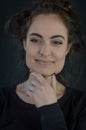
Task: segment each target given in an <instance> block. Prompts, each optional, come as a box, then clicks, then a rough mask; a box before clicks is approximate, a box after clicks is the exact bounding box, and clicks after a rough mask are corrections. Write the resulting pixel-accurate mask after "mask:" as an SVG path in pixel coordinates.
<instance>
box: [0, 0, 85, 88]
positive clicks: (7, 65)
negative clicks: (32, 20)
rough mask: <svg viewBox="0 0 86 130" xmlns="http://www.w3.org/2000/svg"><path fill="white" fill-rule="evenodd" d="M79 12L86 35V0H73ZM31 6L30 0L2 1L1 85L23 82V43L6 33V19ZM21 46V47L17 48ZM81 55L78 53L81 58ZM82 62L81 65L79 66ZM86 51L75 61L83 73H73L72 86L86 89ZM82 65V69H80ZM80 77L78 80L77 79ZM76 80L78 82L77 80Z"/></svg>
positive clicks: (0, 28) (0, 17) (0, 31)
mask: <svg viewBox="0 0 86 130" xmlns="http://www.w3.org/2000/svg"><path fill="white" fill-rule="evenodd" d="M73 3H74V6H75V7H76V10H77V13H78V15H79V16H80V18H81V23H82V27H83V32H84V34H85V35H86V16H85V15H86V13H85V12H86V1H85V0H73ZM30 6H31V1H30V0H7V1H6V0H3V1H2V2H1V3H0V41H1V42H0V86H2V87H3V86H11V85H14V84H16V83H18V82H21V81H22V80H23V78H24V72H25V70H26V69H25V68H24V67H23V66H24V65H23V63H22V64H20V57H19V54H20V53H21V49H22V48H21V45H20V44H19V41H17V40H16V39H14V38H10V37H9V36H8V35H6V34H5V33H4V25H5V23H6V21H7V20H8V19H9V18H10V17H11V16H12V15H14V14H15V13H17V12H18V11H20V10H22V9H25V8H28V7H30ZM17 46H20V49H18V48H17ZM79 57H80V55H78V58H77V59H79ZM79 64H80V66H79ZM85 66H86V53H84V54H83V55H82V56H81V57H80V59H79V62H77V60H76V61H75V65H74V67H75V68H78V71H80V72H81V73H82V75H81V77H79V78H78V74H76V75H73V78H74V80H73V81H72V83H73V84H72V86H73V87H76V88H80V89H84V90H86V67H85ZM80 67H81V68H82V69H80ZM77 79H78V81H77ZM75 81H76V82H75Z"/></svg>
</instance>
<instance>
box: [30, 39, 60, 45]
mask: <svg viewBox="0 0 86 130" xmlns="http://www.w3.org/2000/svg"><path fill="white" fill-rule="evenodd" d="M30 41H31V42H32V43H36V44H37V43H41V42H42V41H41V40H38V39H35V38H33V39H30ZM51 43H52V44H54V45H61V44H62V42H60V41H51Z"/></svg>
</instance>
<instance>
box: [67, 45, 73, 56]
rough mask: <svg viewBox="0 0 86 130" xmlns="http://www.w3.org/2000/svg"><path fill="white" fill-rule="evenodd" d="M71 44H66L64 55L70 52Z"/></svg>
mask: <svg viewBox="0 0 86 130" xmlns="http://www.w3.org/2000/svg"><path fill="white" fill-rule="evenodd" d="M71 46H72V44H68V46H67V52H66V55H67V54H68V53H69V52H70V50H71Z"/></svg>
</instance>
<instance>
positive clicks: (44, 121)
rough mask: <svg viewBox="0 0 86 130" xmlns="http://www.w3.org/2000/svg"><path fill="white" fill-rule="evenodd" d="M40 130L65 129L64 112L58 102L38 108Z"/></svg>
mask: <svg viewBox="0 0 86 130" xmlns="http://www.w3.org/2000/svg"><path fill="white" fill-rule="evenodd" d="M39 111H40V113H41V125H42V130H67V127H66V122H65V119H64V114H63V112H62V110H61V108H60V106H59V104H58V103H54V104H51V105H47V106H42V107H40V108H39Z"/></svg>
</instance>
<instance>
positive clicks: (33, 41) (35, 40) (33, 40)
mask: <svg viewBox="0 0 86 130" xmlns="http://www.w3.org/2000/svg"><path fill="white" fill-rule="evenodd" d="M30 41H31V42H32V43H39V42H40V41H39V40H37V39H35V38H34V39H31V40H30Z"/></svg>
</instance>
